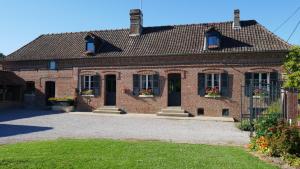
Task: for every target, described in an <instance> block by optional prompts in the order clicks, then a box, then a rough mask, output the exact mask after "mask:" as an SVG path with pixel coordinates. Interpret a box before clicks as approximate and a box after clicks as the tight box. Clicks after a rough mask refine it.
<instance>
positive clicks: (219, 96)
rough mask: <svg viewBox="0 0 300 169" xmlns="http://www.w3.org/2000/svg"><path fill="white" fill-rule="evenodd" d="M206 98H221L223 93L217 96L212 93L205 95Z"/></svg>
mask: <svg viewBox="0 0 300 169" xmlns="http://www.w3.org/2000/svg"><path fill="white" fill-rule="evenodd" d="M204 97H205V98H214V99H215V98H221V95H216V96H210V95H205V96H204Z"/></svg>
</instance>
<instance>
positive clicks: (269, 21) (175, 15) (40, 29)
mask: <svg viewBox="0 0 300 169" xmlns="http://www.w3.org/2000/svg"><path fill="white" fill-rule="evenodd" d="M139 4H140V0H26V1H25V0H24V1H23V0H0V23H1V24H0V52H2V53H4V54H9V53H11V52H13V51H15V50H17V49H18V48H20V47H22V46H23V45H25V44H27V43H29V42H30V41H32V40H33V39H35V38H36V37H38V36H39V35H41V34H47V33H59V32H77V31H89V30H101V29H117V28H128V27H129V10H130V9H132V8H138V7H139V6H140V5H139ZM299 6H300V1H299V0H275V1H271V0H251V1H250V0H214V1H212V0H172V1H171V0H143V12H144V26H158V25H174V24H190V23H203V22H218V21H229V20H232V17H233V10H234V9H237V8H238V9H240V10H241V19H242V20H248V19H255V20H257V21H258V22H260V23H261V24H263V25H264V26H266V27H267V28H268V29H269V30H271V31H274V30H275V29H276V28H277V27H278V26H279V25H280V24H281V23H282V22H283V21H284V20H285V19H286V18H287V17H288V16H289V15H291V14H292V12H293V11H294V10H295V9H296V8H297V7H299ZM299 18H300V11H299V12H298V13H297V15H296V16H295V17H294V18H293V19H291V20H290V21H289V22H288V23H287V24H286V25H284V27H282V28H281V29H280V30H279V31H277V32H276V34H277V35H279V36H280V37H281V38H283V39H285V40H287V39H288V37H289V35H290V34H291V32H292V30H293V29H294V27H295V25H296V23H297V22H298V20H299ZM289 42H290V43H292V44H300V27H299V28H298V30H297V31H296V33H295V34H294V36H293V38H291V40H290V41H289Z"/></svg>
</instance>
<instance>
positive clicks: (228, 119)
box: [70, 112, 234, 122]
mask: <svg viewBox="0 0 300 169" xmlns="http://www.w3.org/2000/svg"><path fill="white" fill-rule="evenodd" d="M70 114H77V115H94V116H108V117H109V116H110V117H122V118H153V119H171V120H198V121H218V122H234V119H233V118H232V117H209V116H196V117H174V116H173V117H172V116H157V114H141V113H127V114H109V113H93V112H70Z"/></svg>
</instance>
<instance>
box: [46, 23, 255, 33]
mask: <svg viewBox="0 0 300 169" xmlns="http://www.w3.org/2000/svg"><path fill="white" fill-rule="evenodd" d="M241 21H243V22H247V21H255V20H241ZM232 22H233V21H220V22H205V23H191V24H169V25H160V26H146V27H144V28H159V27H168V26H173V27H183V26H198V25H214V24H227V23H232ZM125 30H129V28H113V29H102V30H90V31H78V32H59V33H47V34H43V35H45V36H51V35H64V34H78V33H89V32H112V31H125Z"/></svg>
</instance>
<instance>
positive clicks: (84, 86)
mask: <svg viewBox="0 0 300 169" xmlns="http://www.w3.org/2000/svg"><path fill="white" fill-rule="evenodd" d="M92 76H93V75H83V76H82V77H83V88H84V89H86V90H94V88H95V86H93V87H92V83H95V79H93V80H92ZM86 77H88V81H86ZM86 82H87V83H88V86H86ZM94 85H95V84H94Z"/></svg>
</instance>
